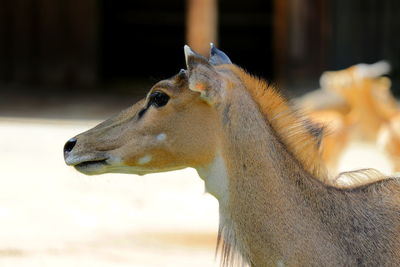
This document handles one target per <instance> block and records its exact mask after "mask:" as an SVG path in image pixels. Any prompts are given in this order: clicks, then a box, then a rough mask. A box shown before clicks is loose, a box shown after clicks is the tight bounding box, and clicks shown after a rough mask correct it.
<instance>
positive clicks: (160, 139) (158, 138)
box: [157, 133, 167, 142]
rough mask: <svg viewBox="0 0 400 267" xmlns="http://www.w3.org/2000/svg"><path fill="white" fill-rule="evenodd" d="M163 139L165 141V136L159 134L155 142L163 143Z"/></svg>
mask: <svg viewBox="0 0 400 267" xmlns="http://www.w3.org/2000/svg"><path fill="white" fill-rule="evenodd" d="M165 139H167V135H166V134H165V133H160V134H159V135H157V141H160V142H162V141H165Z"/></svg>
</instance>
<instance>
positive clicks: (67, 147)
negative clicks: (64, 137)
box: [64, 137, 76, 154]
mask: <svg viewBox="0 0 400 267" xmlns="http://www.w3.org/2000/svg"><path fill="white" fill-rule="evenodd" d="M75 144H76V138H75V137H74V138H71V139H69V140H68V142H66V143H65V145H64V154H66V153H69V152H71V150H72V149H73V148H74V146H75Z"/></svg>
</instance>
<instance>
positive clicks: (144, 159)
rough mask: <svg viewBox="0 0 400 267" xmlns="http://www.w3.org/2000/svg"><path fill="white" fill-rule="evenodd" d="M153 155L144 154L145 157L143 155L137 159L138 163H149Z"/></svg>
mask: <svg viewBox="0 0 400 267" xmlns="http://www.w3.org/2000/svg"><path fill="white" fill-rule="evenodd" d="M151 158H152V157H151V156H150V155H146V156H144V157H141V158H140V159H139V160H138V161H137V163H138V164H139V165H143V164H146V163H149V162H150V161H151Z"/></svg>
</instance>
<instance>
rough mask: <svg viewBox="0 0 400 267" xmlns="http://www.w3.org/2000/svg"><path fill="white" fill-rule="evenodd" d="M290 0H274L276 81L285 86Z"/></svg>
mask: <svg viewBox="0 0 400 267" xmlns="http://www.w3.org/2000/svg"><path fill="white" fill-rule="evenodd" d="M288 8H289V3H288V0H274V8H273V11H274V12H273V14H274V20H273V36H274V37H273V40H274V44H273V56H274V76H275V82H276V83H277V84H278V85H279V86H280V87H284V86H285V85H284V82H285V80H284V77H285V65H286V64H287V55H286V54H287V43H288V31H289V27H288Z"/></svg>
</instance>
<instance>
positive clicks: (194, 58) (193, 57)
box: [184, 45, 208, 70]
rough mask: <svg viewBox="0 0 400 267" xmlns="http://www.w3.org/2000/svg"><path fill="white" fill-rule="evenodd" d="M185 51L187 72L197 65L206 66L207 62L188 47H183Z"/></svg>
mask: <svg viewBox="0 0 400 267" xmlns="http://www.w3.org/2000/svg"><path fill="white" fill-rule="evenodd" d="M184 51H185V61H186V67H187V69H188V70H190V69H192V68H193V66H194V65H195V64H197V63H203V64H208V60H207V59H206V58H205V57H203V56H202V55H200V54H198V53H196V52H195V51H193V50H192V49H191V48H190V47H189V46H188V45H185V46H184Z"/></svg>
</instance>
